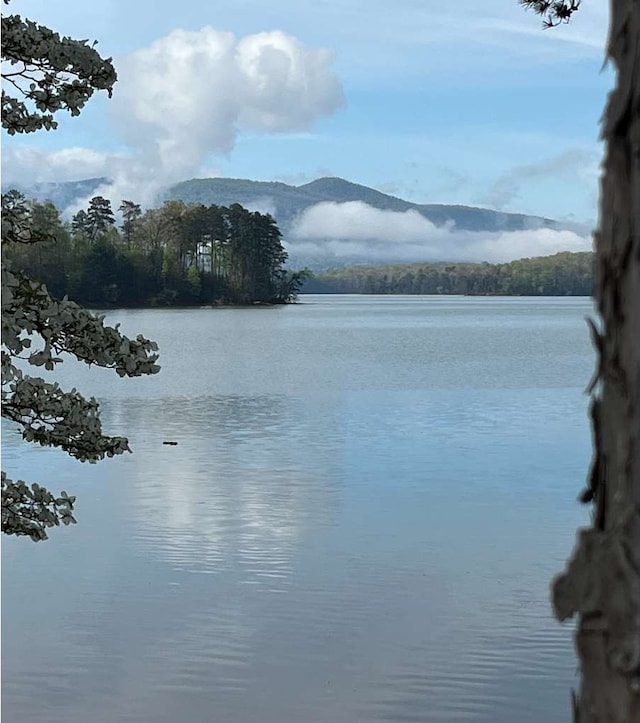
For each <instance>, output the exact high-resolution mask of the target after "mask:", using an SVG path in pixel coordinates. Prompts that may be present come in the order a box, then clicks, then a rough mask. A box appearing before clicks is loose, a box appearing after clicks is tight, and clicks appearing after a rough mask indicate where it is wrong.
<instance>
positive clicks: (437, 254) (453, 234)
mask: <svg viewBox="0 0 640 723" xmlns="http://www.w3.org/2000/svg"><path fill="white" fill-rule="evenodd" d="M591 248H592V243H591V238H590V237H589V235H587V234H585V235H580V234H579V233H576V232H575V231H570V230H555V229H548V228H530V229H526V230H522V231H504V232H480V231H465V230H458V229H456V228H454V227H452V226H446V227H443V226H440V227H437V226H435V225H434V224H433V223H431V222H430V221H429V220H428V219H426V218H424V217H423V216H421V215H420V214H419V213H418V212H417V211H414V210H409V211H405V212H395V211H382V210H380V209H377V208H373V207H372V206H369V205H367V204H365V203H362V202H359V201H358V202H348V203H319V204H316V205H314V206H312V207H310V208H308V209H306V210H305V211H304V212H303V213H302V214H301V215H300V217H299V218H298V219H297V221H296V223H295V224H294V227H293V229H292V231H291V233H290V234H289V236H288V239H287V249H288V251H289V253H290V256H291V260H292V262H294V263H295V260H296V259H298V258H299V259H304V260H305V262H306V263H310V262H311V260H312V259H314V258H315V259H318V260H322V261H323V262H325V263H326V261H327V260H328V259H331V258H333V259H335V261H336V262H340V261H346V260H348V261H349V262H350V263H367V262H380V263H382V262H394V261H397V262H402V261H406V262H409V261H489V262H495V263H498V262H506V261H513V260H514V259H519V258H523V257H526V256H547V255H549V254H554V253H556V252H558V251H589V250H591Z"/></svg>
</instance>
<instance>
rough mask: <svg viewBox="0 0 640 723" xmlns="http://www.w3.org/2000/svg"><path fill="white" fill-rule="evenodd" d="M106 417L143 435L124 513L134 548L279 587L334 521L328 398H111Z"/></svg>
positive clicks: (333, 435) (135, 439)
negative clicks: (310, 537)
mask: <svg viewBox="0 0 640 723" xmlns="http://www.w3.org/2000/svg"><path fill="white" fill-rule="evenodd" d="M105 417H106V420H111V421H112V426H114V427H118V426H120V424H122V425H123V426H124V425H125V424H126V425H128V426H130V427H131V428H133V429H136V430H144V432H143V433H138V434H136V435H134V436H132V438H131V444H132V445H133V446H134V447H135V448H136V453H135V455H134V456H133V457H132V458H131V462H132V463H133V465H135V472H133V473H132V478H131V491H130V495H129V499H128V501H127V511H126V514H127V515H128V517H129V519H130V522H131V526H132V529H134V530H135V531H136V533H135V534H136V540H137V541H139V542H140V543H142V544H144V545H146V546H147V547H148V549H149V550H150V551H152V552H153V554H154V555H163V556H164V557H165V558H166V559H167V560H169V561H170V562H171V563H172V564H173V565H175V566H178V567H185V568H188V569H190V570H192V571H197V572H213V573H220V572H222V571H224V570H228V569H234V570H235V569H237V570H238V571H239V574H240V575H241V576H242V578H243V581H244V582H245V583H247V584H255V583H259V582H262V583H268V584H269V585H271V586H272V587H278V586H280V585H282V584H283V583H284V581H285V580H286V578H287V577H288V575H289V573H290V557H291V554H292V550H293V549H294V547H295V544H296V541H297V540H298V538H299V537H300V535H301V534H302V533H303V532H305V531H306V530H307V529H309V528H314V527H315V528H317V527H322V526H324V525H327V524H330V523H331V520H332V518H333V515H334V512H335V507H336V505H337V502H338V490H339V486H340V483H341V480H340V479H336V478H335V477H333V476H332V474H331V473H332V468H333V464H332V457H333V455H335V451H336V443H337V440H338V439H339V437H340V430H339V428H336V426H335V420H336V418H338V415H337V414H336V413H335V411H334V410H333V409H332V404H331V400H330V399H327V398H324V399H322V400H321V399H318V400H317V404H314V405H312V407H311V408H310V407H309V405H302V404H301V403H300V402H299V401H296V400H294V399H291V398H287V397H282V396H280V397H277V396H255V397H241V396H218V397H201V398H197V399H194V398H182V399H173V398H172V399H163V400H161V401H149V400H145V402H144V403H139V402H137V401H136V400H112V401H110V402H108V403H107V404H106V405H105ZM328 419H331V420H332V423H331V425H330V426H329V427H328V426H326V425H325V426H323V422H326V421H327V420H328ZM167 440H170V441H176V442H178V444H177V445H176V446H166V445H163V444H162V442H163V441H167Z"/></svg>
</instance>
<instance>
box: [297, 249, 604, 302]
mask: <svg viewBox="0 0 640 723" xmlns="http://www.w3.org/2000/svg"><path fill="white" fill-rule="evenodd" d="M592 290H593V254H592V253H591V252H586V251H585V252H581V253H570V252H562V253H558V254H555V255H553V256H543V257H540V258H531V259H520V260H519V261H511V262H510V263H505V264H489V263H479V264H470V263H462V264H454V263H437V264H424V263H415V264H394V265H387V266H349V267H346V268H342V269H332V270H330V271H324V272H322V273H319V274H316V275H315V276H314V277H312V278H309V279H307V281H306V282H305V284H304V288H303V291H304V292H305V293H309V294H465V295H476V296H480V295H482V296H484V295H496V296H502V295H504V296H590V295H591V293H592Z"/></svg>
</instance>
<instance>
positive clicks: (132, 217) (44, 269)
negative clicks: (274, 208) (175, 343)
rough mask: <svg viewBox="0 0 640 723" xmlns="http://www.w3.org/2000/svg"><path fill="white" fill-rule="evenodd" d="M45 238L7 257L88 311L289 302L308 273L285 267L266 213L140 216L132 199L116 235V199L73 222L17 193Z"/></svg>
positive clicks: (233, 209) (185, 207)
mask: <svg viewBox="0 0 640 723" xmlns="http://www.w3.org/2000/svg"><path fill="white" fill-rule="evenodd" d="M4 203H5V204H8V205H9V206H10V205H17V204H22V206H23V207H24V208H26V209H27V211H26V213H27V215H28V218H26V219H24V222H25V223H27V224H28V225H29V226H30V227H31V228H32V230H33V231H34V232H35V234H37V235H38V236H39V237H40V238H43V237H44V238H45V240H43V241H40V242H39V243H37V244H16V245H12V246H9V247H8V248H7V249H6V250H5V253H6V254H7V257H8V258H9V260H10V261H11V263H12V265H13V267H14V268H16V269H18V270H20V271H21V272H24V273H25V274H27V275H28V276H29V277H31V278H35V279H38V280H39V281H41V282H43V283H44V284H46V286H47V288H48V289H49V291H50V292H51V293H52V294H53V295H54V296H56V297H58V298H61V297H63V296H69V297H70V298H72V299H73V300H74V301H77V302H79V303H81V304H84V305H90V306H99V307H107V306H166V305H198V304H253V303H271V304H278V303H286V302H288V301H291V300H292V299H293V298H294V297H295V295H296V292H297V291H298V290H299V288H300V286H301V285H302V282H303V281H304V278H305V276H306V272H304V271H300V272H290V271H287V270H286V269H285V267H284V264H285V262H286V260H287V252H286V250H285V249H284V247H283V246H282V242H281V238H282V234H281V233H280V230H279V229H278V226H277V225H276V222H275V221H274V219H273V218H272V217H271V216H269V215H268V214H261V213H257V212H251V211H248V210H247V209H245V208H243V207H242V206H240V205H238V204H233V205H231V206H230V207H228V208H227V207H223V206H215V205H211V206H204V205H201V204H186V203H184V202H182V201H168V202H166V203H165V204H164V205H163V206H162V207H161V208H156V209H150V210H147V211H145V212H144V213H143V212H142V210H141V208H140V206H139V205H137V204H136V203H134V202H132V201H127V200H124V201H122V204H121V205H120V207H119V209H118V211H119V212H120V214H121V218H122V222H121V224H120V227H119V228H118V227H117V225H116V219H115V215H114V210H113V209H112V207H111V204H110V202H109V201H108V200H107V199H105V198H103V197H101V196H95V197H94V198H92V199H91V201H90V202H89V204H88V207H87V208H86V209H82V210H80V211H78V212H77V213H76V214H75V216H73V219H72V220H71V222H70V223H66V222H63V220H62V219H61V217H60V214H59V212H58V209H57V208H56V207H55V206H54V205H53V204H52V203H50V202H44V203H40V202H37V201H31V202H29V204H27V205H24V199H23V198H22V196H21V195H20V194H19V193H18V192H16V191H12V192H10V193H9V194H7V195H6V197H5V199H4Z"/></svg>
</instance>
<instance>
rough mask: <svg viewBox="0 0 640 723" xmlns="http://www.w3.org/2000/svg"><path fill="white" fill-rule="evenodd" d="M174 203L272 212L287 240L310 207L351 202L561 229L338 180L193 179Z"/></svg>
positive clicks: (457, 220) (468, 225)
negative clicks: (298, 183) (233, 205)
mask: <svg viewBox="0 0 640 723" xmlns="http://www.w3.org/2000/svg"><path fill="white" fill-rule="evenodd" d="M170 199H176V200H181V201H185V202H187V203H203V204H205V205H207V204H211V203H213V204H216V205H228V204H229V203H240V204H241V205H243V206H245V207H247V208H257V209H258V210H269V211H270V213H272V215H273V216H274V218H275V219H276V221H277V222H278V224H279V226H280V227H281V229H282V231H283V233H284V234H285V236H286V234H287V232H288V231H289V230H290V228H291V224H292V223H293V221H294V219H295V218H296V216H298V215H299V214H300V213H302V211H304V210H305V209H307V208H309V207H310V206H313V205H315V204H317V203H327V202H330V203H347V202H349V201H360V202H361V203H366V204H367V205H368V206H372V207H373V208H378V209H381V210H384V211H396V212H404V211H410V210H415V211H417V212H418V213H420V214H421V215H422V216H424V217H425V218H426V219H428V220H429V221H431V222H432V223H434V224H435V225H436V226H442V225H444V224H447V223H448V224H454V225H455V227H456V228H457V229H459V230H467V231H520V230H525V229H530V228H553V229H559V228H563V226H562V224H560V223H558V222H557V221H554V220H552V219H548V218H542V217H539V216H527V215H525V214H517V213H503V212H501V211H492V210H490V209H485V208H476V207H473V206H459V205H446V204H419V203H412V202H410V201H405V200H404V199H401V198H397V197H396V196H391V195H389V194H386V193H382V192H381V191H377V190H375V189H373V188H369V187H368V186H362V185H360V184H357V183H352V182H350V181H345V180H344V179H342V178H334V177H327V178H319V179H317V180H315V181H311V182H310V183H306V184H304V185H302V186H290V185H288V184H286V183H279V182H265V181H248V180H244V179H236V178H194V179H191V180H189V181H183V182H182V183H177V184H175V185H174V186H171V187H170V188H168V189H167V190H166V191H164V192H163V193H162V200H170Z"/></svg>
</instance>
